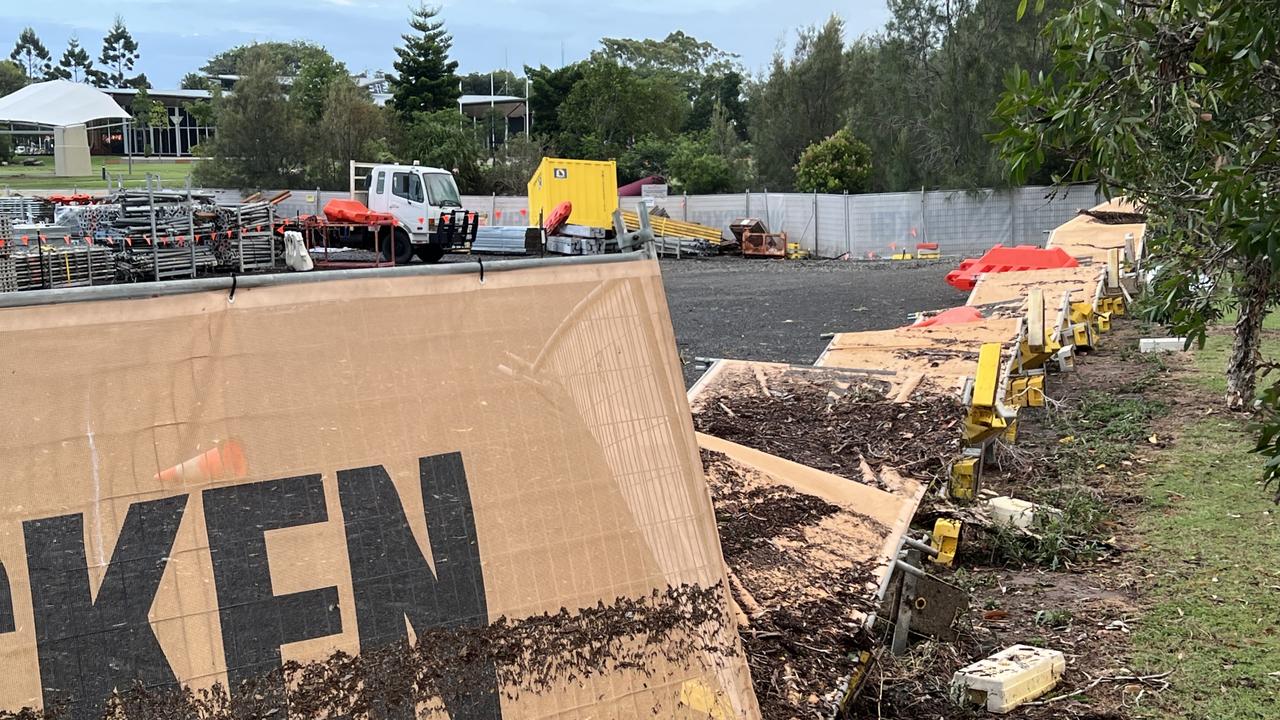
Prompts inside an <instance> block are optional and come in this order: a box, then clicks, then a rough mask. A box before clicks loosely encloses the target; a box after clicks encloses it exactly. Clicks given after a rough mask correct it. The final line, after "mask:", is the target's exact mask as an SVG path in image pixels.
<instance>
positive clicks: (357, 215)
mask: <svg viewBox="0 0 1280 720" xmlns="http://www.w3.org/2000/svg"><path fill="white" fill-rule="evenodd" d="M324 216H325V217H326V218H328V220H329V222H343V223H355V224H357V225H394V224H395V220H396V219H395V216H394V215H392V214H391V213H382V212H374V211H373V210H370V209H369V208H368V207H366V206H365V204H364V203H362V202H360V201H359V200H343V199H340V198H334V199H333V200H330V201H329V202H327V203H325V205H324Z"/></svg>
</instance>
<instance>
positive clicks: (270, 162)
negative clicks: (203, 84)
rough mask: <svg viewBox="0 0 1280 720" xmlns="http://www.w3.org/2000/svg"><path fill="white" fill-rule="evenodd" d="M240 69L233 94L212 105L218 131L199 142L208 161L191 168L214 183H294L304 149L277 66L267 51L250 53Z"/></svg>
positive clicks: (301, 171)
mask: <svg viewBox="0 0 1280 720" xmlns="http://www.w3.org/2000/svg"><path fill="white" fill-rule="evenodd" d="M241 67H242V69H243V72H242V74H241V76H240V80H239V81H238V82H236V85H235V88H234V92H231V93H228V94H226V95H223V96H220V97H218V98H217V99H216V101H215V103H214V108H215V112H216V114H217V120H218V123H217V124H218V134H217V135H216V136H215V137H213V138H212V139H210V140H209V141H207V142H206V143H205V144H204V145H203V146H202V147H203V149H204V151H205V152H206V153H208V156H209V159H208V160H205V161H204V162H201V163H200V164H198V165H197V166H196V170H195V174H196V179H197V180H199V181H200V182H201V183H203V184H205V185H211V186H215V187H216V186H222V187H236V188H259V189H260V188H279V187H296V185H295V183H299V182H302V181H303V180H304V179H305V174H304V166H305V155H306V153H305V151H304V149H303V146H302V129H301V126H300V123H299V121H298V119H297V117H296V116H295V115H294V113H292V112H290V111H289V102H288V99H287V98H286V95H285V89H284V86H283V85H281V83H280V65H279V64H278V62H277V61H276V59H275V58H274V57H273V56H272V54H271V53H270V52H267V51H262V52H257V51H251V52H248V53H246V54H245V56H244V57H243V58H242V64H241Z"/></svg>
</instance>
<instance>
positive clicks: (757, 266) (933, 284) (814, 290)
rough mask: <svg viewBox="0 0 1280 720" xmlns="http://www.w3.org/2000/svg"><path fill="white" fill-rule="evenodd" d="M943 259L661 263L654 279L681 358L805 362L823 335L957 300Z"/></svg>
mask: <svg viewBox="0 0 1280 720" xmlns="http://www.w3.org/2000/svg"><path fill="white" fill-rule="evenodd" d="M954 267H955V261H954V260H946V261H923V262H922V261H900V262H893V261H881V262H849V261H841V260H744V259H743V258H735V257H720V258H707V259H699V260H690V259H685V260H663V261H662V281H663V284H664V285H665V286H666V289H667V304H668V306H669V307H670V309H671V320H672V323H673V324H674V326H675V331H676V345H677V347H678V348H679V350H680V359H681V361H682V362H683V363H684V377H685V382H686V384H692V383H693V381H695V380H696V379H697V378H698V375H699V374H700V371H699V370H697V369H696V368H695V362H694V358H697V357H714V358H736V359H739V360H770V361H773V362H795V363H805V364H809V363H812V362H813V361H814V360H817V359H818V355H819V354H821V353H822V350H823V349H824V348H826V346H827V342H828V340H829V338H824V337H823V334H824V333H833V332H853V331H858V330H887V329H889V328H895V327H899V326H901V325H905V324H907V323H908V322H909V318H908V317H907V313H910V312H915V311H918V310H937V309H939V308H946V307H951V306H953V305H962V304H964V301H965V298H966V294H965V293H962V292H960V291H957V290H955V289H953V288H952V287H951V286H950V285H947V284H946V282H944V281H943V278H944V277H945V276H946V274H947V272H948V271H949V270H951V269H953V268H954Z"/></svg>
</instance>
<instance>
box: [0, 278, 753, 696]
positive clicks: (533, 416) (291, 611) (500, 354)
mask: <svg viewBox="0 0 1280 720" xmlns="http://www.w3.org/2000/svg"><path fill="white" fill-rule="evenodd" d="M530 265H531V263H528V262H517V263H510V264H505V265H504V264H502V263H493V264H490V265H488V266H487V267H486V269H485V271H484V275H483V276H480V275H479V274H478V272H476V271H475V270H474V269H470V268H459V267H452V268H449V267H445V268H411V269H409V268H405V269H396V270H394V271H354V272H352V273H348V274H342V275H338V274H333V273H310V274H307V275H302V276H293V277H288V278H286V277H282V276H263V277H250V278H241V279H240V280H239V284H238V288H237V287H236V286H234V285H233V284H232V282H231V281H230V280H229V279H225V280H224V279H216V280H197V281H192V282H191V283H187V284H184V285H182V286H174V287H172V288H170V289H169V290H168V291H164V292H162V291H160V290H157V287H158V286H151V293H157V292H158V293H160V294H159V295H157V296H150V297H136V298H132V299H111V300H95V299H94V298H101V297H103V296H107V297H112V298H119V297H120V296H122V295H127V294H128V293H129V292H131V290H130V289H129V288H125V287H118V286H117V287H104V288H82V289H77V290H58V291H43V292H41V291H36V292H32V293H24V294H22V295H21V298H20V299H22V300H23V301H24V302H27V303H33V304H28V305H26V306H22V307H10V308H6V309H0V363H3V366H4V367H6V368H13V369H16V370H17V371H16V372H12V373H5V374H4V375H3V376H0V397H4V398H5V400H6V404H7V405H8V407H9V408H10V409H11V411H12V412H13V413H15V414H16V415H17V416H21V417H23V418H27V422H26V425H25V426H24V428H23V431H22V432H15V433H6V434H3V435H0V457H4V458H5V459H6V468H5V473H4V475H3V477H2V478H0V497H3V498H4V500H3V503H0V566H2V567H3V572H0V590H2V591H3V592H0V599H3V600H4V601H5V603H4V604H5V607H0V618H11V619H12V627H10V628H5V627H0V665H2V666H3V667H4V668H5V670H6V671H5V672H4V673H2V674H0V710H10V711H16V710H19V709H20V708H23V707H30V708H37V709H39V708H43V710H44V712H45V713H46V714H47V715H48V716H49V717H68V718H74V719H75V720H79V719H81V718H85V719H89V718H97V717H100V716H101V715H102V713H103V712H104V711H106V710H108V709H110V708H112V707H123V708H124V709H125V711H126V713H127V714H129V715H131V716H135V715H136V716H138V717H143V716H156V717H159V716H161V715H165V713H169V715H167V716H171V717H177V716H182V717H195V716H200V715H201V714H205V713H213V714H214V715H217V714H218V713H219V712H221V711H219V710H218V708H224V709H226V708H230V712H234V713H236V714H237V716H241V717H248V716H253V717H268V716H272V715H273V714H275V713H278V712H279V711H280V710H282V709H284V708H285V707H288V709H289V715H290V716H291V717H305V718H312V717H314V718H321V717H330V716H346V715H357V716H358V715H370V714H372V715H376V716H380V717H392V716H401V715H405V716H407V715H408V713H409V712H410V711H412V710H415V709H416V710H417V711H419V712H420V713H421V714H423V715H424V716H426V717H440V718H443V717H455V718H458V717H477V718H478V717H484V718H491V717H499V716H506V717H525V718H550V717H565V716H567V715H573V714H575V713H578V712H582V709H583V708H584V707H586V708H590V714H592V715H593V716H596V717H624V716H626V717H637V716H643V717H717V718H741V719H743V720H754V719H755V718H758V717H759V711H758V709H757V705H756V701H755V698H754V696H753V693H752V691H751V683H750V678H749V675H748V671H747V665H746V661H745V659H744V656H743V653H742V650H741V646H740V644H739V641H738V636H737V627H736V621H735V615H734V613H733V612H732V609H731V603H730V599H729V590H728V580H727V576H726V573H725V570H724V565H723V561H722V558H721V555H720V553H719V551H718V543H717V539H716V524H715V518H714V516H713V514H712V508H711V505H710V502H709V499H708V497H707V492H706V489H705V486H704V485H703V481H702V475H701V469H700V467H699V449H698V446H697V441H696V439H695V436H694V433H693V431H692V428H691V426H690V423H689V420H688V410H687V405H686V401H685V398H684V395H683V383H682V382H681V375H680V372H679V369H678V368H677V367H676V365H675V357H676V355H675V352H674V340H673V337H672V334H671V324H670V318H669V315H668V312H667V308H666V303H665V299H664V295H663V292H662V285H661V281H660V277H659V274H658V268H657V264H656V263H654V262H651V261H642V260H638V259H637V258H635V257H634V256H614V257H613V258H609V259H607V260H606V259H593V260H587V261H578V262H572V263H570V262H564V261H560V262H554V263H541V264H537V266H536V267H531V266H530ZM513 266H514V267H513ZM53 298H57V299H58V300H62V301H67V302H60V303H59V304H57V305H42V304H40V303H42V302H44V301H46V300H49V299H53ZM12 299H14V298H11V300H12ZM446 338H447V340H443V339H446ZM70 347H75V348H76V349H77V350H76V352H74V353H73V352H68V351H67V348H70ZM6 630H7V631H6ZM135 681H138V683H137V684H135ZM130 709H132V711H131V710H130ZM224 714H225V713H224ZM279 717H283V714H280V715H279Z"/></svg>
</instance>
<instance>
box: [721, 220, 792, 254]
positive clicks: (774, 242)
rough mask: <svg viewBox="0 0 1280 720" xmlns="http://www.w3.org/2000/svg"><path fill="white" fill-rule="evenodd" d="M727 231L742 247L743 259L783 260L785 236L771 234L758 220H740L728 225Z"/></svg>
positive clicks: (785, 252) (785, 251) (785, 248)
mask: <svg viewBox="0 0 1280 720" xmlns="http://www.w3.org/2000/svg"><path fill="white" fill-rule="evenodd" d="M729 231H730V232H732V233H733V236H734V237H735V238H737V240H738V244H740V245H741V246H742V256H743V257H763V258H785V257H786V256H787V234H786V233H784V232H779V233H771V232H769V228H767V227H765V224H764V222H763V221H762V220H760V219H759V218H740V219H738V220H734V221H733V222H732V223H730V224H729Z"/></svg>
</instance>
